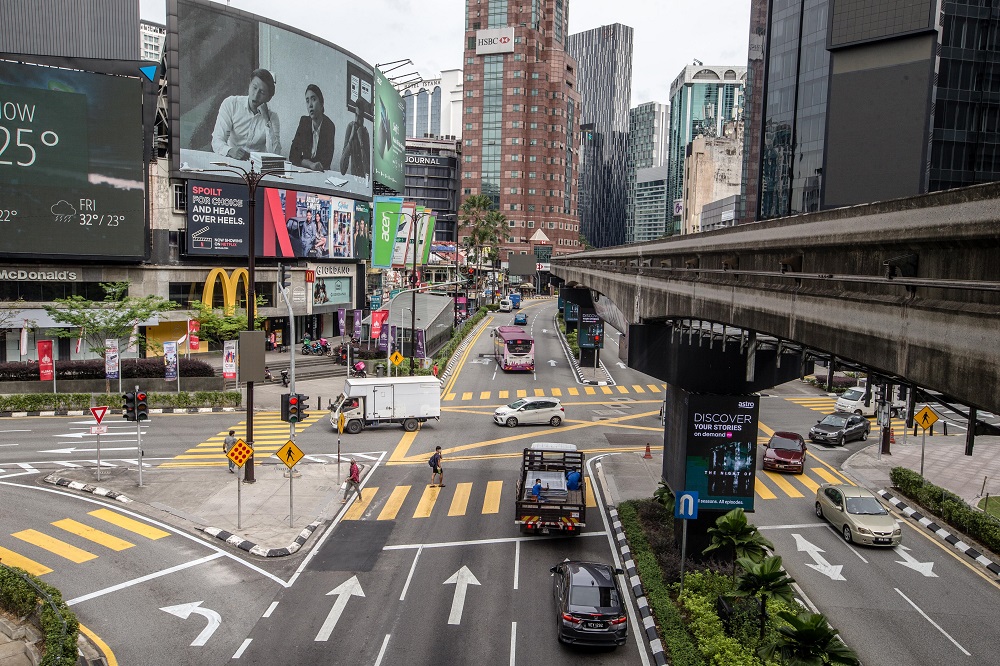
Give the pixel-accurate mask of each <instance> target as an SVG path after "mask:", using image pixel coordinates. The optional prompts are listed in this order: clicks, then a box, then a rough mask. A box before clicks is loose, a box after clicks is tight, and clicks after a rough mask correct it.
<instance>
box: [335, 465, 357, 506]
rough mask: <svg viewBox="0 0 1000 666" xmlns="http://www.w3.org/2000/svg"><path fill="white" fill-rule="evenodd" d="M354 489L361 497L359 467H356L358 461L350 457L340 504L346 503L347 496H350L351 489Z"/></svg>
mask: <svg viewBox="0 0 1000 666" xmlns="http://www.w3.org/2000/svg"><path fill="white" fill-rule="evenodd" d="M352 489H353V490H354V492H356V493H357V494H358V497H361V468H360V467H358V463H356V462H355V461H354V458H351V473H350V475H349V476H348V477H347V484H346V485H345V486H344V499H342V500H340V503H341V504H347V498H348V497H350V492H351V490H352Z"/></svg>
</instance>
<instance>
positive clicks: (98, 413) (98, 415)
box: [90, 405, 108, 424]
mask: <svg viewBox="0 0 1000 666" xmlns="http://www.w3.org/2000/svg"><path fill="white" fill-rule="evenodd" d="M90 413H91V414H93V415H94V420H96V421H97V423H98V424H100V423H101V421H103V420H104V415H105V414H107V413H108V406H107V405H102V406H100V407H91V408H90Z"/></svg>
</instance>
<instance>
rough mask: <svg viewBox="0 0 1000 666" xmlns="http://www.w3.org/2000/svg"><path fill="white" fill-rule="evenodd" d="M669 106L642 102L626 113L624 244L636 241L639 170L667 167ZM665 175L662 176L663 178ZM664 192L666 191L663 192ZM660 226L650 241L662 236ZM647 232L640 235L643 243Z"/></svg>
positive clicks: (664, 227) (664, 219) (663, 230)
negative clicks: (626, 152)
mask: <svg viewBox="0 0 1000 666" xmlns="http://www.w3.org/2000/svg"><path fill="white" fill-rule="evenodd" d="M669 113H670V107H669V106H668V105H666V104H660V103H659V102H646V103H644V104H640V105H639V106H636V107H633V108H632V109H631V110H629V112H628V176H627V181H628V204H627V205H626V208H625V242H626V243H634V242H636V235H635V234H636V228H635V222H636V218H635V212H636V200H635V196H636V182H637V175H636V174H637V171H638V170H639V169H651V168H653V167H658V166H665V165H666V164H667V130H668V129H669V128H670V116H669V115H668V114H669ZM665 178H666V176H664V179H665ZM664 191H666V190H664ZM663 224H664V226H663V227H662V228H661V230H660V231H659V233H657V234H656V235H655V236H654V238H659V237H660V236H662V235H663V234H664V233H666V217H664V218H663ZM647 233H650V232H648V230H646V231H644V232H643V234H642V236H643V237H644V240H649V239H648V238H645V236H646V235H647Z"/></svg>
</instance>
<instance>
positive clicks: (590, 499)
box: [583, 479, 597, 507]
mask: <svg viewBox="0 0 1000 666" xmlns="http://www.w3.org/2000/svg"><path fill="white" fill-rule="evenodd" d="M583 484H584V486H585V493H584V494H585V495H586V497H587V506H588V507H596V506H597V498H596V497H594V484H592V483H590V482H589V481H588V480H586V479H584V481H583Z"/></svg>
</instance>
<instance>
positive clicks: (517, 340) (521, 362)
mask: <svg viewBox="0 0 1000 666" xmlns="http://www.w3.org/2000/svg"><path fill="white" fill-rule="evenodd" d="M490 335H491V336H492V337H493V355H494V357H496V361H497V365H498V366H500V367H501V368H503V369H504V370H527V371H528V372H532V371H534V369H535V341H534V340H532V339H531V336H530V335H528V332H527V331H525V330H524V329H523V328H521V327H520V326H497V327H496V328H495V329H494V330H493V332H492V333H491V334H490Z"/></svg>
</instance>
